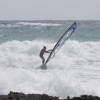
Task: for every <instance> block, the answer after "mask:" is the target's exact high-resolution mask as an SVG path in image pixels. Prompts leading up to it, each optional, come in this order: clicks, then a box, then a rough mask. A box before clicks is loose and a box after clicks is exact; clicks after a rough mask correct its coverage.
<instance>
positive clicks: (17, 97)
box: [0, 92, 59, 100]
mask: <svg viewBox="0 0 100 100" xmlns="http://www.w3.org/2000/svg"><path fill="white" fill-rule="evenodd" d="M0 100H59V98H58V97H52V96H48V95H46V94H43V95H40V94H24V93H18V92H10V93H9V94H8V95H0Z"/></svg>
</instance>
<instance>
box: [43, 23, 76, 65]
mask: <svg viewBox="0 0 100 100" xmlns="http://www.w3.org/2000/svg"><path fill="white" fill-rule="evenodd" d="M76 27H77V24H76V22H74V23H73V24H72V25H71V26H70V27H68V28H67V30H66V31H65V32H64V33H63V34H62V36H61V37H60V38H59V40H58V41H57V43H56V44H55V45H54V47H53V49H52V51H51V53H50V54H49V56H48V58H47V59H46V61H45V63H44V64H46V63H48V61H50V59H51V58H52V57H53V56H54V55H55V54H56V53H57V52H58V51H59V49H60V48H61V47H62V46H63V45H64V43H65V42H66V40H68V39H69V38H70V37H71V35H72V34H73V33H74V31H75V29H76Z"/></svg>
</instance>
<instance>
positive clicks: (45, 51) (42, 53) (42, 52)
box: [39, 46, 52, 64]
mask: <svg viewBox="0 0 100 100" xmlns="http://www.w3.org/2000/svg"><path fill="white" fill-rule="evenodd" d="M51 51H52V50H48V51H47V50H46V46H44V47H43V48H42V49H41V51H40V55H39V56H40V58H41V59H42V64H44V62H45V58H44V53H50V52H51Z"/></svg>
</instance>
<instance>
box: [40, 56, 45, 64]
mask: <svg viewBox="0 0 100 100" xmlns="http://www.w3.org/2000/svg"><path fill="white" fill-rule="evenodd" d="M40 58H41V59H42V64H44V62H45V59H44V57H43V56H40Z"/></svg>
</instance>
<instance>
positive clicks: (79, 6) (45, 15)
mask: <svg viewBox="0 0 100 100" xmlns="http://www.w3.org/2000/svg"><path fill="white" fill-rule="evenodd" d="M2 19H3V20H13V19H18V20H19V19H26V20H39V19H40V20H45V19H46V20H55V19H57V20H58V19H62V20H67V19H94V20H98V19H99V20H100V0H0V20H2Z"/></svg>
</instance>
